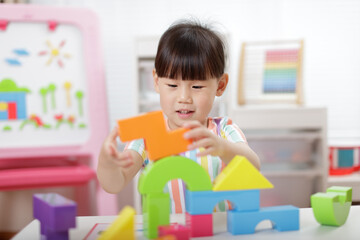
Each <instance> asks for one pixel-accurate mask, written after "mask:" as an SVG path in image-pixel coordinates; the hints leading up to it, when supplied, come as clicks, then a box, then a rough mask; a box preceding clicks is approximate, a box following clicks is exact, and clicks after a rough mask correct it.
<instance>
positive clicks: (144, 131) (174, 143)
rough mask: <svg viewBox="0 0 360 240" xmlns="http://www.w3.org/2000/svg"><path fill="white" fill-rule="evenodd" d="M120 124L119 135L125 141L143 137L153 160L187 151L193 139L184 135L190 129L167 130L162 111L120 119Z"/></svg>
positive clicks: (149, 155)
mask: <svg viewBox="0 0 360 240" xmlns="http://www.w3.org/2000/svg"><path fill="white" fill-rule="evenodd" d="M118 126H119V137H120V139H121V141H123V142H128V141H132V140H135V139H139V138H143V139H144V142H145V148H146V150H147V152H148V157H149V159H150V160H153V161H156V160H158V159H160V158H163V157H167V156H170V155H175V154H179V153H181V152H185V151H187V146H188V145H189V144H191V140H188V139H185V138H184V137H183V135H184V133H185V132H186V131H188V129H185V128H179V129H176V130H174V131H167V129H166V125H165V120H164V116H163V113H162V111H155V112H149V113H146V114H142V115H139V116H136V117H132V118H127V119H122V120H118Z"/></svg>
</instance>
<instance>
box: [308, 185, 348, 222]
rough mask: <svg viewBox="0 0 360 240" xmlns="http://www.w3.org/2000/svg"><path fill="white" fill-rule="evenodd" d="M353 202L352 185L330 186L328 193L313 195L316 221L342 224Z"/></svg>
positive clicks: (312, 200) (312, 205)
mask: <svg viewBox="0 0 360 240" xmlns="http://www.w3.org/2000/svg"><path fill="white" fill-rule="evenodd" d="M351 202H352V188H351V187H337V186H334V187H330V188H328V189H327V191H326V193H316V194H313V195H312V196H311V207H312V209H313V212H314V216H315V219H316V221H318V222H319V223H320V224H322V225H329V226H341V225H343V224H344V223H345V222H346V220H347V217H348V215H349V212H350V207H351Z"/></svg>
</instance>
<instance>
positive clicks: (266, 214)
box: [227, 205, 299, 235]
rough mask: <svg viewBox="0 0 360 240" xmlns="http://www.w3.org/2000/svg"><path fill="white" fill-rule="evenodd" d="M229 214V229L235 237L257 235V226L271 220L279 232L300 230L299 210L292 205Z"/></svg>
mask: <svg viewBox="0 0 360 240" xmlns="http://www.w3.org/2000/svg"><path fill="white" fill-rule="evenodd" d="M227 214H228V215H227V229H228V231H229V232H230V233H231V234H233V235H238V234H252V233H255V228H256V225H257V224H258V223H259V222H261V221H263V220H270V221H271V222H272V225H273V227H274V228H275V229H277V230H278V231H295V230H299V209H298V208H297V207H294V206H291V205H286V206H276V207H267V208H260V210H259V211H235V210H229V211H228V213H227Z"/></svg>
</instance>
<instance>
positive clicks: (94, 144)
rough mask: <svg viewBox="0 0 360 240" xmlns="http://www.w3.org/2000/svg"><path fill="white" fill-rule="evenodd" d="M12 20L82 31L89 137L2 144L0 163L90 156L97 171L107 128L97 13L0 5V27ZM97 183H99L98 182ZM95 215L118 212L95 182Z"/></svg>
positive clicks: (103, 74)
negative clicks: (76, 141)
mask: <svg viewBox="0 0 360 240" xmlns="http://www.w3.org/2000/svg"><path fill="white" fill-rule="evenodd" d="M11 22H34V23H38V22H45V23H48V26H49V31H54V30H55V31H56V26H57V24H70V25H74V26H76V27H77V28H78V29H79V30H80V32H81V33H82V39H83V52H84V65H85V76H86V79H87V89H88V91H87V94H88V96H90V97H89V100H88V103H89V104H88V106H89V109H88V112H89V126H90V127H91V131H90V137H89V139H88V141H87V142H86V143H85V144H83V145H76V146H74V145H72V146H61V147H34V148H3V147H1V146H0V152H1V154H0V167H1V166H2V165H3V167H4V164H6V162H9V161H8V160H9V159H10V160H11V159H14V160H15V159H16V161H21V160H19V159H21V158H24V160H23V161H26V158H37V157H39V158H44V157H50V158H53V157H59V156H61V157H64V156H69V157H77V156H89V157H90V158H91V162H90V165H91V166H90V167H92V168H93V169H94V170H95V171H96V167H97V159H98V155H99V151H100V148H101V144H102V142H103V140H104V139H105V137H106V136H107V134H108V132H109V125H108V124H109V123H108V114H107V101H106V87H105V72H104V61H103V57H102V53H101V48H100V47H101V45H100V31H99V22H98V19H97V16H96V15H95V14H94V13H93V12H92V11H89V10H88V9H74V8H59V7H46V6H36V5H19V4H17V5H10V4H4V5H0V31H6V27H7V25H8V24H11ZM97 185H98V184H97ZM97 210H98V211H97V212H98V215H114V214H117V204H116V196H114V195H110V194H107V193H106V192H105V191H103V190H102V189H101V187H99V186H97Z"/></svg>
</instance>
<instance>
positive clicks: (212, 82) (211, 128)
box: [97, 21, 260, 213]
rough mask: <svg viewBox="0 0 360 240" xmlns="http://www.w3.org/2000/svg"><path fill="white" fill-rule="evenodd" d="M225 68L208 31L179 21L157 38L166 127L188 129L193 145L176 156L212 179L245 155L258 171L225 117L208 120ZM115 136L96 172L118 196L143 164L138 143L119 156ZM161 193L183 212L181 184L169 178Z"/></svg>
mask: <svg viewBox="0 0 360 240" xmlns="http://www.w3.org/2000/svg"><path fill="white" fill-rule="evenodd" d="M224 69H225V46H224V43H223V41H222V39H221V37H220V36H219V35H218V34H217V33H216V32H215V31H213V30H211V29H210V28H209V27H207V26H204V25H201V24H200V23H197V22H193V21H182V22H178V23H176V24H174V25H172V26H171V27H170V28H169V29H168V30H167V31H166V32H165V33H164V34H163V35H162V37H161V39H160V42H159V46H158V50H157V54H156V58H155V69H154V70H153V78H154V86H155V90H156V92H158V93H159V94H160V104H161V108H162V111H163V113H164V114H165V116H166V122H167V126H168V128H169V129H170V130H174V129H177V128H180V127H183V128H188V129H190V130H189V131H188V132H186V133H185V134H184V137H185V138H188V139H191V140H192V141H193V143H192V144H191V145H190V146H189V151H187V152H185V153H182V154H181V155H183V156H185V157H187V158H190V159H192V160H194V161H196V162H197V163H199V164H200V165H201V166H202V167H203V168H204V169H205V170H206V171H207V172H208V173H209V175H210V177H211V180H212V181H213V180H214V179H215V178H216V176H217V175H218V174H219V173H220V172H221V171H222V169H223V168H224V167H225V166H226V164H228V163H229V162H230V161H231V160H232V158H233V157H234V156H235V155H242V156H245V157H246V158H247V159H248V160H249V161H250V162H251V163H252V164H253V165H254V166H255V167H256V168H258V169H259V168H260V161H259V159H258V157H257V155H256V154H255V153H254V152H253V151H252V150H251V148H250V147H249V146H248V144H247V143H246V139H245V136H244V134H243V133H242V132H241V130H240V129H239V128H238V127H237V126H236V125H235V124H234V123H232V122H231V120H230V119H229V118H227V117H223V118H210V117H208V114H209V113H210V111H211V108H212V105H213V102H214V99H215V96H221V95H222V94H223V93H224V91H225V89H226V87H227V84H228V75H227V74H226V73H224ZM149 127H151V126H149ZM116 137H117V129H116V128H114V129H113V130H112V132H111V133H110V135H109V136H108V137H107V139H106V140H105V142H104V144H103V146H102V149H101V153H100V156H99V164H98V169H97V176H98V179H99V181H100V184H101V185H102V187H103V188H104V189H105V190H106V191H107V192H109V193H118V192H120V191H121V190H122V189H123V188H124V187H125V186H126V185H127V184H128V183H129V182H130V181H131V179H133V177H134V176H135V175H136V173H137V172H138V171H139V170H140V169H141V168H142V166H145V165H146V164H147V163H148V159H147V156H146V151H145V149H144V142H143V140H142V139H139V140H135V141H132V142H130V143H128V145H127V146H126V147H125V150H124V151H123V152H118V150H117V149H116ZM164 191H166V192H169V193H170V198H171V200H172V201H171V202H172V204H171V207H172V212H173V213H181V212H184V211H185V206H184V205H185V201H184V184H183V182H182V181H181V180H179V179H175V180H172V181H170V182H168V184H167V186H166V187H165V189H164ZM216 208H217V210H220V211H223V210H226V209H228V208H229V203H228V202H227V201H225V202H221V203H219V204H218V206H217V207H216Z"/></svg>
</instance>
